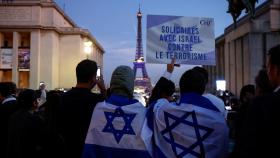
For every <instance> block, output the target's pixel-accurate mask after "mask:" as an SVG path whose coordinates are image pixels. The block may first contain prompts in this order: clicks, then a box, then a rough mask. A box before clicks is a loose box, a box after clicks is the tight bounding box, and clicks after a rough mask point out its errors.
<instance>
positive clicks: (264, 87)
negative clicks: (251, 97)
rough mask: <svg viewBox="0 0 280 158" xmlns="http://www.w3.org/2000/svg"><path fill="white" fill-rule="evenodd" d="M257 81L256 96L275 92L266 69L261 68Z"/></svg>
mask: <svg viewBox="0 0 280 158" xmlns="http://www.w3.org/2000/svg"><path fill="white" fill-rule="evenodd" d="M255 83H256V94H255V95H256V96H261V95H266V94H270V93H272V92H273V88H272V86H271V84H270V81H269V78H268V75H267V71H266V70H265V69H263V70H260V71H259V73H258V75H257V76H256V78H255Z"/></svg>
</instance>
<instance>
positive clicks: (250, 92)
mask: <svg viewBox="0 0 280 158" xmlns="http://www.w3.org/2000/svg"><path fill="white" fill-rule="evenodd" d="M254 95H255V86H254V85H252V84H248V85H245V86H243V87H242V88H241V91H240V97H239V100H240V102H241V103H248V101H249V100H250V99H252V97H254Z"/></svg>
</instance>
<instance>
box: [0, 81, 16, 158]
mask: <svg viewBox="0 0 280 158" xmlns="http://www.w3.org/2000/svg"><path fill="white" fill-rule="evenodd" d="M15 91H16V84H14V83H13V82H0V125H1V130H0V140H1V141H0V157H1V158H2V157H3V158H5V155H6V147H7V137H8V124H9V119H10V117H11V115H12V114H13V113H14V112H16V111H17V110H18V106H17V100H16V98H15V96H14V94H15Z"/></svg>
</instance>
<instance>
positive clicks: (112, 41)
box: [56, 0, 264, 84]
mask: <svg viewBox="0 0 280 158" xmlns="http://www.w3.org/2000/svg"><path fill="white" fill-rule="evenodd" d="M263 1H264V0H259V4H261V3H263ZM56 2H57V3H58V4H59V6H60V7H61V8H62V9H64V10H65V12H66V13H67V14H68V15H69V16H70V17H71V18H72V19H73V20H74V21H75V23H76V24H77V25H78V26H80V27H82V28H86V29H89V30H90V32H91V33H92V34H93V36H95V38H96V39H97V40H98V42H99V43H100V44H101V45H102V46H103V47H104V49H105V51H106V53H105V55H104V71H103V74H104V78H105V81H106V84H108V83H109V82H110V76H111V74H112V71H113V70H114V69H115V68H116V67H117V66H118V65H128V66H131V67H132V66H133V63H132V62H133V60H134V58H135V49H136V33H137V32H136V31H137V18H136V13H137V11H138V7H139V4H140V6H141V12H142V14H143V18H142V29H143V30H142V38H143V48H144V49H143V50H144V55H145V52H146V20H147V14H154V15H175V16H190V17H211V18H214V22H215V30H214V31H215V37H218V36H220V35H221V34H223V32H224V28H225V27H227V26H228V25H230V24H231V23H232V18H231V16H230V14H227V13H226V11H227V6H228V2H227V0H81V1H78V0H56ZM165 67H166V65H164V64H146V68H147V71H148V75H149V76H150V78H151V80H152V82H153V83H155V82H156V81H157V80H158V79H159V77H160V76H161V75H162V73H163V72H164V70H165ZM191 67H193V66H190V65H182V66H181V67H180V68H176V69H175V71H174V73H173V76H172V80H173V81H175V83H176V84H177V83H178V81H179V79H180V76H181V74H182V73H183V72H184V71H185V70H187V69H189V68H191Z"/></svg>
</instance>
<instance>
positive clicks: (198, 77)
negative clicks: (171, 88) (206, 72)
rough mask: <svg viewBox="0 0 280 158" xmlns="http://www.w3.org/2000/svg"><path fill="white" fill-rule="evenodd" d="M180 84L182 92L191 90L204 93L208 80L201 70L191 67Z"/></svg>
mask: <svg viewBox="0 0 280 158" xmlns="http://www.w3.org/2000/svg"><path fill="white" fill-rule="evenodd" d="M179 86H180V92H181V94H182V93H189V92H195V93H198V94H203V93H204V91H205V86H206V82H205V79H204V76H203V75H202V74H201V73H200V72H198V71H195V70H192V69H191V70H188V71H186V72H185V73H184V74H183V75H182V77H181V79H180V83H179Z"/></svg>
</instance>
